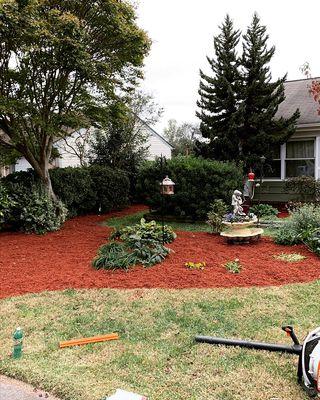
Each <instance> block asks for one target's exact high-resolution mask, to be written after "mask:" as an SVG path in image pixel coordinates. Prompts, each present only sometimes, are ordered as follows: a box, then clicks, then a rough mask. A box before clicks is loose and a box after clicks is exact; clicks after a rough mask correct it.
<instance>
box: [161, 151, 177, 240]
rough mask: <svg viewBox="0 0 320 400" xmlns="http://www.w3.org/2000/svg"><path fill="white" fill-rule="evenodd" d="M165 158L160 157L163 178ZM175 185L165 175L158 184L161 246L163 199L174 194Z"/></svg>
mask: <svg viewBox="0 0 320 400" xmlns="http://www.w3.org/2000/svg"><path fill="white" fill-rule="evenodd" d="M164 162H165V157H163V156H162V155H161V157H160V168H161V176H163V163H164ZM174 186H175V183H174V182H173V181H172V180H171V179H170V178H169V177H168V175H166V177H165V178H164V179H163V180H162V182H160V194H161V222H162V244H164V242H165V240H164V198H165V196H172V195H173V194H174Z"/></svg>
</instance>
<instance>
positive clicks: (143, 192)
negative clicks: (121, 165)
mask: <svg viewBox="0 0 320 400" xmlns="http://www.w3.org/2000/svg"><path fill="white" fill-rule="evenodd" d="M165 175H169V177H170V178H171V179H172V180H173V181H174V182H175V183H176V185H175V194H174V195H172V196H166V198H165V199H164V200H165V201H164V210H165V214H166V215H174V216H177V217H187V218H192V219H193V220H205V219H206V215H207V213H208V211H209V209H210V204H211V203H212V202H213V201H214V200H216V199H222V200H224V201H225V202H226V203H227V204H230V202H231V196H232V193H233V191H234V190H235V189H240V190H241V191H242V186H243V183H242V179H243V176H242V168H239V166H237V165H236V164H235V163H230V162H228V163H227V162H220V161H212V160H207V159H203V158H196V157H184V156H178V157H174V158H172V159H171V160H167V161H166V163H165V165H164V166H163V173H162V174H161V165H160V160H159V159H157V160H156V161H147V162H146V163H145V164H143V166H142V167H141V169H140V171H139V175H138V180H137V186H136V191H137V195H138V198H139V199H140V201H143V202H145V203H146V204H147V205H149V207H150V208H151V209H153V210H155V211H156V212H159V211H160V208H161V195H160V180H162V179H163V178H164V177H165Z"/></svg>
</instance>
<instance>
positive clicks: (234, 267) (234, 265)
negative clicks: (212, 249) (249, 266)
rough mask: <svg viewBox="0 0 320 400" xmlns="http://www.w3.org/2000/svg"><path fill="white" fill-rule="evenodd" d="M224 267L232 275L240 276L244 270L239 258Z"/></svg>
mask: <svg viewBox="0 0 320 400" xmlns="http://www.w3.org/2000/svg"><path fill="white" fill-rule="evenodd" d="M223 266H224V267H225V268H226V270H227V271H229V272H231V273H232V274H239V273H240V272H241V269H242V265H241V264H240V261H239V258H235V259H234V260H233V261H228V262H226V263H225V264H224V265H223Z"/></svg>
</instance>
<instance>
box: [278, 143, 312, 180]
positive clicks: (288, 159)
mask: <svg viewBox="0 0 320 400" xmlns="http://www.w3.org/2000/svg"><path fill="white" fill-rule="evenodd" d="M308 141H309V142H310V141H313V157H305V158H291V157H290V158H287V144H286V143H285V153H284V157H285V158H284V179H289V178H293V177H288V176H287V170H286V168H287V164H286V162H287V161H296V160H299V161H301V160H302V161H303V160H314V176H313V178H315V175H316V168H317V165H316V161H317V157H316V154H317V153H316V138H315V137H302V138H296V139H292V140H288V142H308ZM281 173H282V165H281Z"/></svg>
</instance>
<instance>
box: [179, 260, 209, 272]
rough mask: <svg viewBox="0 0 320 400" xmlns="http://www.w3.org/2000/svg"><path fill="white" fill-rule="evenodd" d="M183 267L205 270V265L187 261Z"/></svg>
mask: <svg viewBox="0 0 320 400" xmlns="http://www.w3.org/2000/svg"><path fill="white" fill-rule="evenodd" d="M184 265H185V267H187V268H188V269H196V270H202V269H204V268H205V266H206V263H205V262H196V263H195V262H191V261H188V262H186V263H185V264H184Z"/></svg>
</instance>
